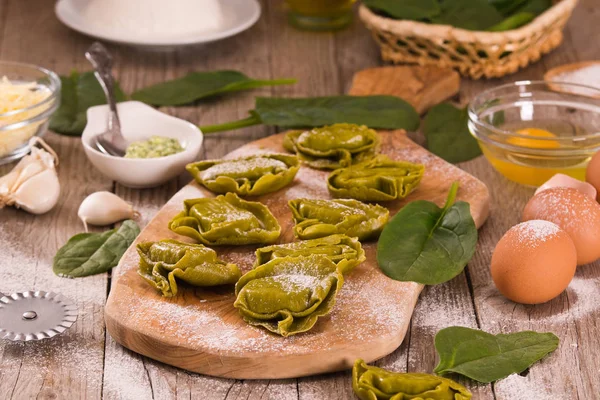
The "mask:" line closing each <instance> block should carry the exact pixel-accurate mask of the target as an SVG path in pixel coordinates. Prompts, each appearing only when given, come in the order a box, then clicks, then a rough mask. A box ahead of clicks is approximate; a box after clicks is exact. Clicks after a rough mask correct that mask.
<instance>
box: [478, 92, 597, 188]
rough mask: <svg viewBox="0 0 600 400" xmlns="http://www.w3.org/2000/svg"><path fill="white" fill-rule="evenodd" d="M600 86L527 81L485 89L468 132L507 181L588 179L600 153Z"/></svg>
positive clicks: (532, 183)
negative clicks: (588, 170)
mask: <svg viewBox="0 0 600 400" xmlns="http://www.w3.org/2000/svg"><path fill="white" fill-rule="evenodd" d="M598 97H600V88H594V87H590V86H584V85H578V84H571V83H561V82H545V81H522V82H515V83H511V84H507V85H502V86H498V87H496V88H493V89H490V90H486V91H484V92H482V93H480V94H479V95H477V96H476V97H475V98H474V99H473V101H471V103H470V104H469V110H468V112H469V122H468V124H469V131H470V132H471V134H472V135H473V136H474V137H475V138H476V139H477V141H478V142H479V146H480V147H481V150H482V152H483V154H484V155H485V157H486V158H487V160H488V161H489V162H490V163H491V164H492V166H493V167H494V168H495V169H496V170H497V171H498V172H500V173H501V174H502V175H504V176H505V177H506V178H508V179H510V180H512V181H515V182H518V183H521V184H525V185H529V186H539V185H541V184H542V183H544V182H545V181H547V180H548V179H550V178H551V177H552V176H553V175H554V174H556V173H563V174H566V175H570V176H572V177H574V178H577V179H580V180H585V169H586V167H587V164H588V162H589V160H590V158H591V157H592V155H594V153H596V152H597V151H598V150H600V99H598Z"/></svg>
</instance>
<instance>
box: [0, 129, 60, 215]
mask: <svg viewBox="0 0 600 400" xmlns="http://www.w3.org/2000/svg"><path fill="white" fill-rule="evenodd" d="M29 144H30V146H31V150H30V154H28V155H26V156H25V157H23V158H22V159H21V161H19V163H18V164H17V165H16V166H15V167H14V168H13V169H12V171H11V172H9V173H8V174H6V175H4V176H2V177H0V208H2V207H4V206H13V205H14V206H15V207H18V208H22V209H23V210H25V211H28V212H30V213H33V214H43V213H45V212H47V211H49V210H50V209H51V208H52V207H54V206H55V205H56V203H57V202H58V197H59V195H60V183H59V181H58V176H57V175H56V166H57V165H58V155H57V154H56V153H55V152H54V150H52V148H51V147H50V146H48V145H47V144H46V142H44V141H43V140H42V139H40V138H39V137H37V136H34V137H33V138H31V139H30V141H29ZM35 145H39V146H40V148H38V147H35Z"/></svg>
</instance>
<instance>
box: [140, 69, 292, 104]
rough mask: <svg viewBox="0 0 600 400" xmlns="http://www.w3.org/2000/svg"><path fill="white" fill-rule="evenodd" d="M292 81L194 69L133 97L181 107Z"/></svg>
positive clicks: (236, 72) (146, 101)
mask: <svg viewBox="0 0 600 400" xmlns="http://www.w3.org/2000/svg"><path fill="white" fill-rule="evenodd" d="M292 83H296V79H276V80H256V79H252V78H248V77H247V76H246V75H244V74H242V73H241V72H238V71H212V72H192V73H190V74H188V75H186V76H184V77H182V78H178V79H174V80H171V81H167V82H163V83H159V84H156V85H153V86H150V87H147V88H144V89H141V90H138V91H137V92H135V93H133V94H132V95H131V98H132V99H134V100H138V101H143V102H144V103H147V104H152V105H154V106H180V105H183V104H188V103H192V102H194V101H197V100H200V99H204V98H207V97H212V96H216V95H219V94H224V93H228V92H235V91H239V90H248V89H254V88H258V87H263V86H274V85H288V84H292Z"/></svg>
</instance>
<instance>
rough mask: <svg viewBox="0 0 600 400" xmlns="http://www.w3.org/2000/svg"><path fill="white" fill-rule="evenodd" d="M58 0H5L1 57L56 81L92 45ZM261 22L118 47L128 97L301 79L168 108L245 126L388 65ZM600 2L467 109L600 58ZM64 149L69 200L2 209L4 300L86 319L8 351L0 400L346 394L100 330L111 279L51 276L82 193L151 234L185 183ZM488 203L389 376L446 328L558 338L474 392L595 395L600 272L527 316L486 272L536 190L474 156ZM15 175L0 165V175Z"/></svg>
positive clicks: (342, 388)
mask: <svg viewBox="0 0 600 400" xmlns="http://www.w3.org/2000/svg"><path fill="white" fill-rule="evenodd" d="M53 6H54V2H53V1H49V0H27V1H22V0H0V59H1V60H11V61H22V62H29V63H34V64H40V65H43V66H45V67H47V68H49V69H52V70H54V71H57V72H58V73H60V74H67V73H69V71H71V70H72V69H77V70H89V69H90V66H89V65H88V63H87V61H86V60H85V58H84V57H83V53H84V51H85V49H86V48H87V47H88V46H89V45H90V43H91V39H89V38H87V37H84V36H82V35H79V34H77V33H74V32H72V31H70V30H69V29H67V28H66V27H64V26H63V25H61V24H60V23H59V22H58V20H57V19H56V18H55V16H54V12H53ZM262 6H263V14H262V17H261V18H260V21H259V22H258V23H257V24H256V25H255V26H254V27H252V28H251V29H250V30H248V31H246V32H244V33H242V34H240V35H238V36H236V37H233V38H230V39H227V40H224V41H220V42H217V43H214V44H210V45H207V46H205V47H198V48H191V49H190V48H188V49H182V50H180V51H177V52H174V53H149V52H142V51H138V50H135V49H131V48H126V47H116V46H111V50H112V51H113V52H114V54H115V56H116V67H115V73H116V75H117V76H118V79H119V80H120V82H121V85H122V86H123V88H124V89H125V90H126V91H128V92H130V91H132V90H133V89H136V88H139V87H142V86H145V85H148V84H152V83H156V82H160V81H164V80H166V79H170V78H174V77H178V76H181V75H183V74H185V73H186V72H188V71H192V70H214V69H237V70H241V71H243V72H245V73H246V74H248V75H250V76H252V77H258V78H273V77H295V78H298V80H299V82H298V84H296V85H294V86H285V87H275V88H266V89H261V90H256V91H251V92H244V93H241V94H238V95H235V96H230V97H226V98H223V99H219V100H218V101H214V102H209V103H207V104H203V105H202V106H199V107H182V108H167V109H165V111H166V112H168V113H171V114H173V115H176V116H178V117H181V118H185V119H187V120H189V121H192V122H194V123H201V124H208V123H216V122H222V121H228V120H234V119H239V118H243V117H245V116H246V113H247V111H248V110H249V109H251V108H252V107H253V104H254V97H255V96H256V95H266V96H269V95H279V96H318V95H331V94H338V93H343V92H344V91H345V89H346V88H347V86H348V85H349V82H350V79H351V77H352V75H353V74H354V72H356V71H358V70H360V69H363V68H366V67H372V66H377V65H379V64H381V61H380V58H379V54H378V49H377V47H376V46H375V44H374V42H373V41H372V39H371V37H370V36H369V34H368V32H367V31H366V30H365V28H364V27H363V26H362V25H361V24H360V22H358V21H355V22H354V23H353V24H352V26H351V27H350V28H349V29H347V30H344V31H342V32H339V33H335V34H333V33H307V32H300V31H297V30H295V29H293V28H291V27H290V26H289V25H288V24H287V22H286V19H285V16H284V11H283V9H282V6H281V2H280V1H267V0H263V1H262ZM599 20H600V7H599V6H598V5H597V0H582V1H581V2H580V4H579V5H578V7H577V8H576V10H575V12H574V15H573V17H572V18H571V20H570V21H569V23H568V27H567V29H566V32H565V40H564V43H563V44H562V45H561V46H560V48H559V49H557V50H556V51H554V52H553V53H551V54H549V55H547V56H545V57H544V58H543V59H542V60H541V61H540V62H538V63H537V64H535V65H533V66H531V67H529V68H527V69H526V70H524V71H521V72H519V73H517V74H515V75H512V76H509V77H506V78H504V79H502V80H487V81H485V80H482V81H471V80H468V79H463V81H462V86H461V93H460V98H459V99H458V100H459V101H460V102H463V103H464V102H467V101H468V100H469V99H470V98H471V96H472V95H473V94H474V93H477V92H478V91H480V90H482V89H484V88H488V87H491V86H494V85H497V84H499V83H503V82H510V81H513V80H523V79H540V78H542V76H543V73H544V71H546V70H547V69H548V68H551V67H554V66H557V65H561V64H564V63H570V62H575V61H583V60H593V59H599V58H600V44H599V43H598V41H597V40H596V39H597V37H598V35H600V24H599V23H598V21H599ZM272 133H274V130H273V129H272V128H267V127H263V126H258V127H252V128H247V129H244V130H240V131H235V132H230V133H223V134H219V135H216V136H208V137H206V139H205V142H204V147H203V151H202V156H203V157H215V158H216V157H221V156H222V155H224V154H226V153H227V152H229V151H231V150H233V149H235V148H237V147H239V146H241V145H243V144H244V143H246V142H249V141H252V140H255V139H258V138H261V137H264V136H267V135H270V134H272ZM46 137H47V140H48V142H49V143H50V144H51V145H52V147H54V149H55V150H56V151H57V153H58V154H59V155H60V162H61V165H60V171H59V177H60V181H61V184H62V194H61V199H60V201H59V203H58V205H57V206H56V207H55V208H54V209H53V210H52V211H51V212H49V213H47V214H45V215H41V216H33V215H30V214H27V213H25V212H23V211H18V210H15V209H13V208H7V209H3V210H0V290H2V291H3V292H8V293H11V292H17V291H25V290H31V289H37V290H52V291H58V292H62V293H64V294H65V295H67V296H68V297H70V298H72V299H73V300H74V301H76V302H77V304H78V306H79V319H78V321H77V323H76V324H75V325H74V326H73V328H72V329H70V330H69V331H68V332H67V333H66V334H65V335H63V336H61V337H57V338H55V339H53V340H49V341H43V342H38V343H28V344H15V343H10V342H0V399H28V398H48V399H54V398H58V399H75V398H89V399H96V398H107V399H150V398H156V399H175V398H177V399H183V398H194V399H306V400H308V399H352V398H354V395H353V394H352V388H351V382H350V372H342V373H335V374H329V375H322V376H314V377H309V378H302V379H289V380H281V381H235V380H231V379H216V378H211V377H207V376H201V375H197V374H193V373H188V372H186V371H183V370H179V369H176V368H173V367H170V366H167V365H164V364H161V363H159V362H156V361H153V360H151V359H148V358H145V357H142V356H140V355H137V354H134V353H132V352H130V351H128V350H126V349H124V348H123V347H121V346H120V345H118V344H116V343H115V342H114V341H113V340H112V339H111V337H110V336H109V335H107V333H106V330H105V326H104V318H103V306H104V304H105V301H106V298H107V295H108V292H109V290H110V274H103V275H97V276H93V277H88V278H82V279H75V280H69V279H61V278H57V277H55V276H54V275H53V274H52V270H51V261H52V257H53V256H54V254H55V252H56V250H57V249H58V248H59V247H60V246H61V245H62V244H64V243H65V241H66V240H67V239H68V238H69V237H70V236H72V235H73V234H75V233H78V232H80V231H81V230H82V226H81V223H80V222H79V220H78V219H77V208H78V206H79V204H80V202H81V200H82V199H83V198H84V197H85V196H86V195H88V194H90V193H92V192H94V191H98V190H109V191H113V192H115V193H117V194H118V195H119V196H122V197H123V198H125V199H127V200H128V201H130V202H132V203H133V204H134V205H135V207H136V208H137V209H139V210H140V211H141V213H142V215H143V220H142V221H141V222H142V224H145V223H147V221H148V220H149V219H150V218H151V217H152V216H153V214H154V213H155V212H156V211H157V210H158V209H159V208H160V207H161V206H162V205H163V204H164V203H165V202H166V200H167V199H169V198H170V197H171V196H172V195H173V194H174V193H175V192H176V191H177V190H178V189H179V188H180V187H181V186H183V185H184V184H185V183H186V182H187V181H188V180H189V176H186V175H185V174H183V175H182V176H181V177H180V178H179V179H178V180H177V181H172V182H170V183H168V184H165V185H163V186H161V187H158V188H155V189H152V190H132V189H128V188H125V187H122V186H120V185H118V184H115V182H112V181H110V180H108V179H106V178H105V177H103V176H102V175H101V174H100V173H99V172H98V171H96V170H95V169H94V168H93V167H92V165H91V164H90V163H89V162H88V161H87V159H86V157H85V155H84V153H83V149H82V147H81V144H80V141H79V138H73V137H66V136H59V135H55V134H52V133H50V134H48V135H47V136H46ZM461 167H462V168H464V169H465V170H467V171H469V172H470V173H472V174H473V175H475V176H476V177H478V178H479V179H481V180H482V181H483V182H485V183H486V184H487V185H488V187H489V189H490V192H491V194H492V198H493V203H492V212H491V216H490V218H489V220H488V221H487V223H486V224H485V226H484V227H483V228H482V229H481V230H480V239H479V246H478V250H477V253H476V255H475V257H474V258H473V259H472V260H471V263H470V264H469V266H468V268H467V270H466V272H465V273H463V274H461V275H460V276H458V277H457V278H455V279H454V280H452V281H450V282H448V283H446V284H443V285H438V286H435V287H430V288H427V289H425V291H424V292H423V294H422V295H421V298H420V300H419V303H418V305H417V307H416V309H415V312H414V316H413V319H412V323H411V326H410V331H409V332H408V334H407V336H406V339H405V340H404V343H403V345H402V346H401V347H400V348H399V349H398V350H397V351H396V352H395V353H393V354H391V355H389V356H388V357H386V358H384V359H383V360H380V361H379V362H378V363H377V364H378V365H380V366H383V367H386V368H390V369H393V370H395V371H419V372H431V371H432V369H433V368H434V366H435V364H436V361H437V360H436V357H435V352H434V348H433V337H434V335H435V333H436V332H437V331H438V330H439V329H441V328H444V327H447V326H451V325H463V326H469V327H473V328H481V329H484V330H486V331H489V332H493V333H499V332H504V333H508V332H513V331H519V330H527V329H531V330H536V331H550V332H554V333H555V334H556V335H558V336H559V337H560V347H559V348H558V350H556V351H555V352H554V353H553V354H552V355H550V356H549V357H547V358H546V359H544V360H543V361H542V362H540V363H538V364H536V365H535V366H534V367H533V368H532V369H531V370H530V371H529V373H527V374H522V375H523V376H520V375H513V376H511V377H509V378H507V379H504V380H502V381H499V382H497V383H496V384H493V385H476V384H473V383H471V382H466V381H462V382H463V383H465V384H466V385H468V386H469V387H470V388H471V390H472V391H473V393H474V398H476V399H494V398H495V399H506V400H514V399H524V400H525V399H527V400H531V399H561V400H566V399H582V400H584V399H585V400H589V399H599V398H600V379H598V377H599V375H600V339H599V337H600V322H599V321H600V263H598V262H596V263H595V264H593V265H587V266H584V267H580V268H579V269H578V270H577V274H576V276H575V278H574V280H573V282H572V283H571V285H570V286H569V288H568V290H567V291H566V292H565V293H563V294H562V295H560V296H559V297H558V298H556V299H554V300H552V301H551V302H549V303H546V304H544V305H537V306H523V305H518V304H515V303H511V302H509V301H506V300H505V299H504V298H502V297H501V296H500V295H499V294H498V292H497V291H496V290H495V288H494V286H493V284H492V282H491V279H490V274H489V272H488V267H489V263H490V258H491V254H492V251H493V249H494V246H495V244H496V242H497V241H498V240H499V238H500V237H501V236H502V234H503V233H504V232H505V231H506V230H507V229H508V228H510V227H511V226H512V225H514V224H515V223H517V222H519V216H520V212H521V209H522V208H523V206H524V205H525V203H526V201H527V200H528V198H529V197H530V196H531V195H532V193H533V190H532V189H528V188H525V187H522V186H519V185H517V184H514V183H511V182H509V181H507V180H505V179H504V178H502V177H501V176H500V175H499V174H497V173H496V172H495V171H494V170H492V168H491V167H490V166H489V165H488V163H487V162H486V161H485V160H484V159H483V158H482V157H480V158H478V159H476V160H473V161H471V162H468V163H464V164H462V165H461ZM9 169H10V166H4V167H1V168H0V174H4V173H6V172H8V171H9Z"/></svg>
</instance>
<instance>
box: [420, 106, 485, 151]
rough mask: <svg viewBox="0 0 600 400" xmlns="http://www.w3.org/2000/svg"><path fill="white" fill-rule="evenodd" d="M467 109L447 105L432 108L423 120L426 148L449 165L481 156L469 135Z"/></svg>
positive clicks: (477, 145) (475, 142)
mask: <svg viewBox="0 0 600 400" xmlns="http://www.w3.org/2000/svg"><path fill="white" fill-rule="evenodd" d="M468 121H469V115H468V112H467V108H466V107H465V108H462V109H461V108H456V107H454V106H453V105H451V104H449V103H442V104H438V105H436V106H434V107H432V108H431V109H430V110H429V112H428V113H427V115H426V116H425V119H424V120H423V133H424V134H425V138H426V139H427V148H428V149H429V151H430V152H432V153H433V154H435V155H437V156H439V157H441V158H443V159H444V160H446V161H448V162H451V163H459V162H463V161H469V160H471V159H473V158H475V157H478V156H480V155H481V149H480V148H479V144H478V143H477V140H476V139H475V138H474V137H473V136H472V135H471V134H470V133H469V128H468V126H467V123H468Z"/></svg>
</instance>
